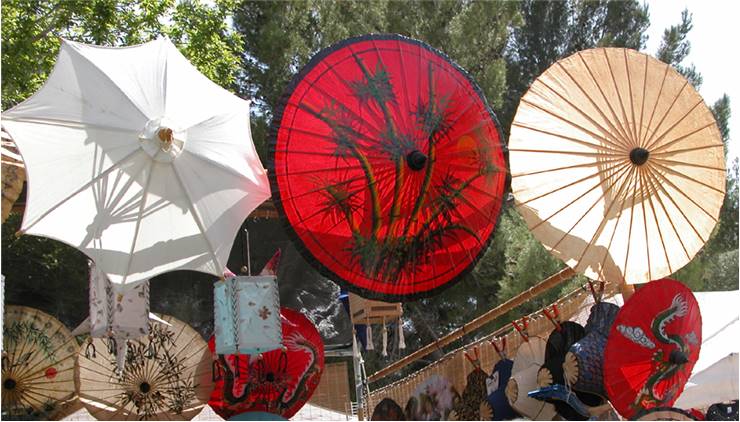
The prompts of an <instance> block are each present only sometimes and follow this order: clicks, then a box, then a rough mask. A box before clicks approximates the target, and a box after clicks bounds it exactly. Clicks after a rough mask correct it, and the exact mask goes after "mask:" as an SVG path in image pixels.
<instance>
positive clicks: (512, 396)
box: [506, 336, 556, 420]
mask: <svg viewBox="0 0 740 422" xmlns="http://www.w3.org/2000/svg"><path fill="white" fill-rule="evenodd" d="M546 348H547V341H545V339H543V338H541V337H536V336H530V337H529V339H528V340H527V341H524V342H522V344H521V345H519V348H518V349H517V352H516V357H515V358H514V366H513V368H512V369H511V378H509V382H508V383H507V384H506V398H507V399H508V400H509V404H510V405H511V407H512V408H513V409H514V410H516V411H517V412H519V413H520V414H521V415H523V416H526V417H527V418H530V419H532V420H551V419H552V418H553V417H555V414H556V413H555V407H554V406H553V405H552V404H550V403H548V402H546V401H540V400H537V399H533V398H531V397H529V396H528V395H527V393H528V392H529V391H532V390H536V389H538V388H539V386H538V385H537V372H538V371H539V369H540V367H541V366H542V364H543V363H545V349H546Z"/></svg>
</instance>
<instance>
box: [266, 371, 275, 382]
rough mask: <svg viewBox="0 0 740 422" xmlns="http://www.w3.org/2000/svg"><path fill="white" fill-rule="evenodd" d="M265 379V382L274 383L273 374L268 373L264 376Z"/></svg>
mask: <svg viewBox="0 0 740 422" xmlns="http://www.w3.org/2000/svg"><path fill="white" fill-rule="evenodd" d="M265 379H266V380H267V382H273V381H275V374H273V373H272V372H268V373H267V375H266V376H265Z"/></svg>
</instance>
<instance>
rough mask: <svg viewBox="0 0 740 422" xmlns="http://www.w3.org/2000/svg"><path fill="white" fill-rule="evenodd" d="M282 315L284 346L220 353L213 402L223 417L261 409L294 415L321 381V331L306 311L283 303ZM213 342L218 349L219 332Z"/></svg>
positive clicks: (217, 356) (209, 343)
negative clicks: (246, 352)
mask: <svg viewBox="0 0 740 422" xmlns="http://www.w3.org/2000/svg"><path fill="white" fill-rule="evenodd" d="M280 315H281V319H282V328H283V345H284V346H285V349H284V350H283V349H278V350H273V351H270V352H267V353H263V354H262V355H261V357H257V356H253V357H250V356H249V355H225V356H224V355H215V354H214V360H215V362H217V363H215V364H214V367H213V370H214V372H215V373H214V378H216V379H215V381H214V386H213V392H212V393H211V397H210V399H209V400H208V405H209V406H211V407H212V408H213V410H214V411H215V412H216V413H218V415H219V416H221V417H222V418H224V419H228V418H230V417H232V416H234V415H238V414H241V413H245V412H258V411H259V412H269V413H274V414H277V415H281V416H283V417H284V418H290V417H291V416H293V415H294V414H295V413H296V412H298V410H300V408H301V407H303V405H304V404H305V403H306V402H307V401H308V399H309V398H310V397H311V395H312V394H313V392H314V390H315V389H316V387H317V386H318V385H319V380H320V378H321V373H322V372H323V370H324V344H323V342H322V340H321V335H320V334H319V332H318V331H317V330H316V327H315V326H314V325H313V324H312V323H311V321H309V320H308V319H307V318H306V317H305V316H303V314H301V313H300V312H296V311H294V310H292V309H288V308H280ZM208 347H209V348H210V349H211V353H214V351H215V337H213V336H211V339H210V340H209V342H208ZM250 361H251V363H250ZM237 367H238V371H237ZM229 386H230V387H231V388H230V389H229ZM227 390H230V393H229V391H227Z"/></svg>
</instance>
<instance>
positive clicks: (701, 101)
mask: <svg viewBox="0 0 740 422" xmlns="http://www.w3.org/2000/svg"><path fill="white" fill-rule="evenodd" d="M703 103H704V100H702V99H701V98H700V99H699V101H698V102H697V103H696V104H694V105H693V106H692V107H691V108H690V109H688V111H686V113H684V114H683V116H681V117H679V118H678V119H676V121H675V122H674V123H673V124H672V125H671V126H670V127H669V128H668V129H666V130H664V131H663V133H661V134H660V136H658V137H657V138H655V139H653V140H651V141H650V144H649V145H648V146H646V147H645V149H647V150H650V149H651V148H653V147H655V146H656V145H657V144H658V142H660V141H661V140H663V138H665V136H666V135H667V134H668V133H669V132H670V131H671V130H673V129H674V128H675V127H676V126H678V125H679V124H680V123H681V122H682V121H683V120H684V119H685V118H686V117H688V115H689V114H691V113H693V111H694V110H696V108H697V107H698V106H699V104H703ZM713 123H714V121H713V120H711V123H710V124H708V125H707V126H706V127H709V126H711V125H712V124H713ZM706 127H702V128H701V129H699V130H702V129H705V128H706ZM656 132H657V131H656ZM656 132H654V133H653V135H655V133H656ZM695 132H696V131H695ZM695 132H692V133H690V134H689V135H691V134H693V133H695ZM689 135H685V136H689ZM674 141H675V140H674ZM674 141H671V143H672V142H674ZM662 146H663V147H665V146H666V145H662Z"/></svg>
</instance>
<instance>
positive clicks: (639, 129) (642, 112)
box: [635, 54, 649, 146]
mask: <svg viewBox="0 0 740 422" xmlns="http://www.w3.org/2000/svg"><path fill="white" fill-rule="evenodd" d="M644 56H645V74H644V75H643V77H642V105H641V106H640V126H638V127H637V139H635V141H637V143H638V146H640V145H642V123H643V117H645V96H646V93H647V85H648V83H647V82H648V77H647V75H648V67H649V66H648V65H649V61H648V55H647V54H644Z"/></svg>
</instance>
